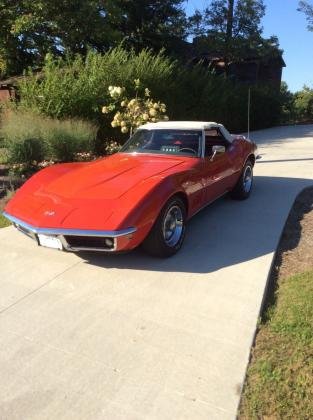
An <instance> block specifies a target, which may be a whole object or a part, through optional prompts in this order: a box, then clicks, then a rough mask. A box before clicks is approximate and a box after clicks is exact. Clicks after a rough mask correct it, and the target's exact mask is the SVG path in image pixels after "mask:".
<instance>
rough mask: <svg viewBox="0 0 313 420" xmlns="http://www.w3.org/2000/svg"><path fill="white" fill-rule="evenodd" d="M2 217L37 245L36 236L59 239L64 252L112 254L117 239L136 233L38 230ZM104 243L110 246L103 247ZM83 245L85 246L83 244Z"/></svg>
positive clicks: (16, 219) (133, 229)
mask: <svg viewBox="0 0 313 420" xmlns="http://www.w3.org/2000/svg"><path fill="white" fill-rule="evenodd" d="M3 216H4V217H6V218H7V219H8V220H10V221H11V222H12V223H13V225H14V226H15V227H16V228H17V229H18V230H19V231H20V232H22V233H24V235H27V236H29V237H30V238H32V239H34V240H35V241H36V242H37V243H38V245H39V240H38V235H46V236H52V237H57V238H58V239H60V241H61V243H62V245H63V248H64V249H65V250H66V251H71V252H78V251H101V252H114V251H117V249H118V245H117V242H118V238H120V237H123V236H124V237H125V236H126V237H130V238H131V236H132V235H133V233H135V232H136V230H137V229H136V228H128V229H122V230H113V231H106V230H81V229H61V228H39V227H35V226H32V225H30V224H28V223H26V222H24V221H23V220H21V219H18V218H17V217H14V216H11V215H10V214H8V213H6V212H3ZM106 240H108V241H106ZM105 242H108V243H110V244H111V245H107V246H106V245H105ZM84 243H85V244H84Z"/></svg>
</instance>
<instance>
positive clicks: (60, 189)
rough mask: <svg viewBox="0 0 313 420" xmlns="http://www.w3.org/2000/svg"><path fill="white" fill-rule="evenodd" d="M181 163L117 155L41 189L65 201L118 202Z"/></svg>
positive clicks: (165, 159)
mask: <svg viewBox="0 0 313 420" xmlns="http://www.w3.org/2000/svg"><path fill="white" fill-rule="evenodd" d="M182 163H183V160H180V159H179V158H178V159H175V158H167V157H165V158H162V157H154V156H151V155H149V156H147V155H145V156H143V155H139V156H138V155H130V154H122V153H119V154H116V155H113V156H111V157H109V158H105V159H100V160H98V161H95V162H91V163H88V164H85V165H81V166H79V167H78V168H77V169H74V170H72V171H69V172H67V173H65V174H63V175H61V176H58V177H57V178H55V179H54V180H52V181H51V182H50V183H49V184H48V185H45V186H44V192H45V193H48V194H49V193H52V194H57V195H58V196H62V197H65V198H77V197H79V198H80V199H81V198H87V199H90V198H101V199H110V200H112V199H118V198H120V197H121V196H122V195H123V194H125V193H126V192H127V191H129V190H130V189H132V188H133V187H134V186H136V185H137V184H139V183H141V182H142V181H144V180H146V179H148V178H151V177H154V176H156V175H160V174H161V173H162V172H165V171H166V170H168V169H171V168H173V167H175V166H178V165H181V164H182Z"/></svg>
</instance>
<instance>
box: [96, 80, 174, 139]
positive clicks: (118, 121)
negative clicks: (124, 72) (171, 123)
mask: <svg viewBox="0 0 313 420" xmlns="http://www.w3.org/2000/svg"><path fill="white" fill-rule="evenodd" d="M134 83H135V91H136V97H135V98H132V99H129V98H127V96H126V95H125V88H124V87H120V86H109V95H110V97H111V98H112V102H111V103H110V104H109V105H107V106H104V107H103V108H102V113H103V114H108V113H110V112H115V115H114V117H113V121H112V122H111V125H112V127H113V128H116V127H121V132H122V133H128V132H130V133H132V132H133V130H135V129H136V128H137V127H139V126H140V125H142V124H144V123H147V122H157V121H168V116H167V115H166V114H165V113H166V105H165V104H164V103H162V102H160V101H158V102H157V101H155V100H153V99H152V98H151V96H150V94H151V93H150V90H149V89H148V88H142V86H141V83H140V80H139V79H135V80H134Z"/></svg>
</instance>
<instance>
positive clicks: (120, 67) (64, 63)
mask: <svg viewBox="0 0 313 420" xmlns="http://www.w3.org/2000/svg"><path fill="white" fill-rule="evenodd" d="M134 79H140V82H141V84H142V86H144V87H146V88H148V89H149V90H150V91H151V92H153V96H154V102H159V101H160V102H161V103H166V105H167V109H168V116H169V118H170V119H176V120H204V121H214V120H216V121H220V122H223V123H224V124H225V125H226V126H227V127H229V128H230V129H231V130H234V131H241V130H245V128H246V121H247V96H248V87H247V86H245V85H238V84H235V83H233V82H232V81H231V80H229V79H226V78H224V77H218V76H216V75H214V74H212V73H210V72H209V71H208V70H207V69H206V68H205V67H204V66H202V65H201V64H198V65H196V66H190V67H186V66H183V65H181V64H180V63H179V62H178V61H175V60H173V59H170V58H168V57H166V56H165V55H164V54H163V53H158V54H154V53H153V52H152V51H151V50H144V51H142V52H140V53H139V54H136V53H135V52H134V51H126V50H124V49H123V48H122V47H118V48H117V49H113V50H111V51H109V52H108V53H106V54H101V55H100V54H97V53H94V52H89V53H88V54H87V57H86V59H83V58H82V57H81V56H77V57H75V58H74V59H72V60H71V59H66V60H62V59H58V60H55V59H52V58H51V57H48V59H47V61H46V64H45V67H44V69H43V73H42V75H41V77H38V75H36V74H32V73H30V77H29V78H27V79H25V80H23V81H22V82H21V85H20V94H21V102H20V105H19V108H20V109H21V110H25V111H27V110H33V111H34V112H37V113H41V114H43V115H47V116H49V117H54V118H59V119H60V118H77V117H79V118H84V119H89V120H93V121H96V122H97V123H98V124H100V126H101V129H100V132H99V134H98V139H99V144H100V146H101V145H102V146H104V147H105V144H104V142H103V139H104V138H108V137H110V138H113V139H114V138H115V139H118V138H120V135H119V134H118V131H117V130H116V131H114V130H112V128H110V127H111V120H110V118H109V116H108V115H104V116H103V114H101V109H102V107H103V104H109V103H110V100H111V99H112V98H111V97H110V95H109V91H108V88H109V86H123V87H125V89H126V92H127V95H128V97H130V98H131V97H133V98H134V97H136V87H135V86H134ZM252 107H253V111H252V116H253V118H252V127H253V128H262V127H267V126H271V125H273V124H275V123H276V122H277V121H278V120H279V118H280V109H281V103H280V97H279V95H277V92H276V91H275V90H273V89H272V88H271V87H267V86H255V87H253V88H252ZM98 151H99V153H103V149H101V147H100V149H98Z"/></svg>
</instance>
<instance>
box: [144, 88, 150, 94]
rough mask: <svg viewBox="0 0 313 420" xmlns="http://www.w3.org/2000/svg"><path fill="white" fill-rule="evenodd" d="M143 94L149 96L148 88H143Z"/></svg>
mask: <svg viewBox="0 0 313 420" xmlns="http://www.w3.org/2000/svg"><path fill="white" fill-rule="evenodd" d="M145 95H146V96H150V90H149V89H148V88H146V89H145Z"/></svg>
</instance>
